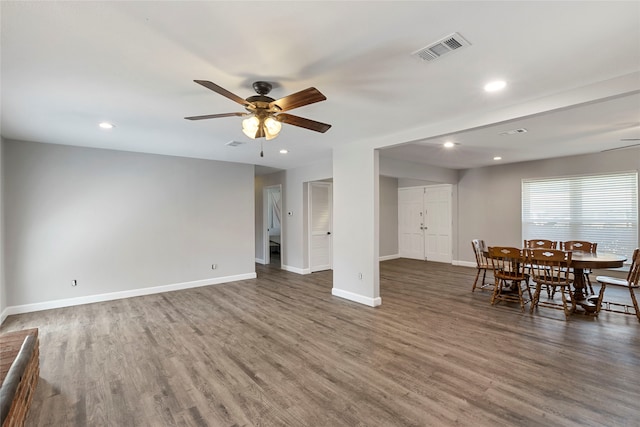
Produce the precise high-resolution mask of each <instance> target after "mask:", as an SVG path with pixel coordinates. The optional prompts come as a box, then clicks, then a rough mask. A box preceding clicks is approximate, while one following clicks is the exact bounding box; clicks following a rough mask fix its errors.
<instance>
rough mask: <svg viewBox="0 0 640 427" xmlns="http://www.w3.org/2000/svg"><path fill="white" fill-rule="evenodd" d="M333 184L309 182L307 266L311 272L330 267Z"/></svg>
mask: <svg viewBox="0 0 640 427" xmlns="http://www.w3.org/2000/svg"><path fill="white" fill-rule="evenodd" d="M332 194H333V186H332V184H331V183H329V182H311V183H309V213H310V214H309V268H310V270H311V272H314V271H323V270H330V269H331V268H332V265H331V263H332V259H333V256H332V244H333V238H332V235H331V233H332V232H333V228H332V227H333V217H332V212H333V206H332Z"/></svg>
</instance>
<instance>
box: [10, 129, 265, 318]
mask: <svg viewBox="0 0 640 427" xmlns="http://www.w3.org/2000/svg"><path fill="white" fill-rule="evenodd" d="M4 149H5V150H4V160H5V162H4V165H5V168H4V177H5V197H6V199H5V204H4V208H5V209H4V211H5V221H6V229H5V238H6V246H5V247H6V249H7V250H6V291H7V305H8V306H14V305H22V304H30V303H38V302H46V301H52V300H57V299H65V298H73V297H82V296H91V295H98V294H104V293H111V292H118V291H126V290H133V289H141V288H146V287H154V286H162V285H171V284H180V283H187V282H193V281H199V280H207V279H211V278H223V277H228V276H234V275H242V274H251V273H254V272H255V264H254V254H255V251H254V241H255V235H254V189H253V186H254V169H253V166H252V165H242V164H235V163H227V162H216V161H209V160H198V159H187V158H180V157H170V156H160V155H149V154H139V153H129V152H122V151H112V150H101V149H91V148H79V147H70V146H63V145H52V144H39V143H32V142H19V141H5V144H4ZM213 263H216V264H218V269H217V270H212V269H211V264H213ZM73 279H76V280H78V286H77V287H71V285H70V284H71V281H72V280H73Z"/></svg>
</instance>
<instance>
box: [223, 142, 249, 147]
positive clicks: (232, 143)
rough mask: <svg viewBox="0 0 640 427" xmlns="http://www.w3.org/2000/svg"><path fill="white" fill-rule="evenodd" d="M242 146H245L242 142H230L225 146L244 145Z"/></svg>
mask: <svg viewBox="0 0 640 427" xmlns="http://www.w3.org/2000/svg"><path fill="white" fill-rule="evenodd" d="M242 144H244V142H241V141H229V142H227V143H226V144H224V145H227V146H229V147H237V146H238V145H242Z"/></svg>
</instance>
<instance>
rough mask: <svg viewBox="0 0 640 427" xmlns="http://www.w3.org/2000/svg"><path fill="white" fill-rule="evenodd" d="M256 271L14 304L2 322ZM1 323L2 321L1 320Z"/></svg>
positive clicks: (213, 282)
mask: <svg viewBox="0 0 640 427" xmlns="http://www.w3.org/2000/svg"><path fill="white" fill-rule="evenodd" d="M256 277H257V276H256V273H255V272H253V273H246V274H237V275H234V276H225V277H215V278H211V279H204V280H195V281H193V282H184V283H175V284H172V285H163V286H153V287H149V288H140V289H131V290H128V291H120V292H110V293H108V294H98V295H88V296H84V297H77V298H66V299H59V300H54V301H46V302H39V303H34V304H24V305H14V306H11V307H7V308H5V309H4V311H3V312H2V322H3V321H4V319H5V318H6V317H7V316H11V315H12V314H22V313H31V312H33V311H42V310H50V309H53V308H62V307H72V306H74V305H82V304H91V303H95V302H104V301H112V300H117V299H124V298H132V297H139V296H143V295H151V294H159V293H162V292H170V291H179V290H182V289H190V288H198V287H201V286H209V285H219V284H222V283H228V282H235V281H238V280H247V279H255V278H256ZM0 323H1V322H0Z"/></svg>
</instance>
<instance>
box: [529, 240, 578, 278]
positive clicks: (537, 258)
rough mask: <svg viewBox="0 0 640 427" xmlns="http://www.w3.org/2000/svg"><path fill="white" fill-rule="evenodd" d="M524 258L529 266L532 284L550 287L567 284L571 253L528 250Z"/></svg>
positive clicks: (556, 250)
mask: <svg viewBox="0 0 640 427" xmlns="http://www.w3.org/2000/svg"><path fill="white" fill-rule="evenodd" d="M526 257H527V262H528V263H529V264H530V265H531V274H532V276H533V281H534V282H542V283H546V284H552V285H567V284H569V278H570V273H569V271H570V269H569V265H570V264H571V252H568V251H561V250H559V249H528V250H527V251H526Z"/></svg>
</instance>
